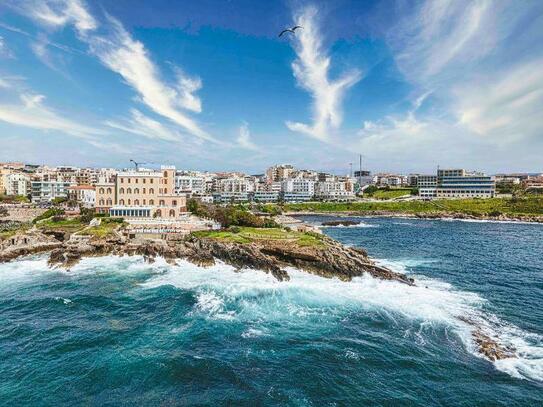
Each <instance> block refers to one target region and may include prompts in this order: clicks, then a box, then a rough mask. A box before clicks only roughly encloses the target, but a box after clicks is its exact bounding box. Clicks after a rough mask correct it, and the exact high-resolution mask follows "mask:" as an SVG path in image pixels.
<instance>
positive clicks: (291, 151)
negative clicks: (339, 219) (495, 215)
mask: <svg viewBox="0 0 543 407" xmlns="http://www.w3.org/2000/svg"><path fill="white" fill-rule="evenodd" d="M127 5H128V3H127V2H126V1H118V2H115V3H112V2H107V1H98V0H97V1H93V2H88V1H83V0H62V1H54V2H53V1H26V2H19V1H11V0H10V1H6V2H4V4H3V5H2V6H0V89H1V92H0V93H1V94H0V142H1V144H2V149H1V151H0V161H14V160H20V161H24V162H35V163H42V164H47V165H52V166H55V165H73V166H88V167H115V168H120V167H123V166H128V164H125V163H128V160H129V159H130V158H131V159H135V160H137V161H140V160H141V161H151V162H170V163H172V164H175V165H176V166H177V167H182V168H194V169H197V170H202V171H203V170H208V171H219V170H220V169H228V170H231V171H243V172H246V173H254V172H256V171H258V170H259V168H261V167H266V166H270V165H273V164H274V163H281V162H284V163H292V164H293V165H295V166H298V167H304V168H315V167H317V165H315V163H318V167H319V169H320V170H322V171H327V172H332V173H340V172H342V173H345V172H346V171H348V168H349V162H356V161H357V157H358V154H363V155H364V167H365V168H366V169H370V170H371V171H374V172H375V171H388V172H400V173H407V172H416V173H427V172H431V171H433V170H435V168H436V167H437V165H441V166H443V167H450V168H454V167H462V168H474V169H478V170H482V171H485V172H487V173H500V172H538V171H541V159H540V155H541V151H543V138H542V137H541V130H540V129H541V128H542V126H543V118H541V114H540V112H541V111H542V110H543V92H542V89H543V73H542V71H541V69H540V66H541V65H542V61H543V50H542V49H541V47H537V46H535V45H536V44H538V43H541V40H543V30H542V29H541V25H540V24H538V21H539V19H540V16H541V15H543V4H541V3H540V2H537V1H526V2H522V3H516V2H501V3H500V4H499V5H496V4H493V5H492V7H491V2H486V1H482V2H468V3H462V2H455V1H445V2H440V3H436V2H432V1H421V2H413V3H403V2H385V1H378V0H371V1H363V2H353V1H348V0H343V1H339V2H334V4H331V3H329V2H324V1H275V2H271V3H266V6H265V7H264V6H262V5H258V4H254V3H251V2H243V1H234V2H229V3H222V2H213V1H204V2H198V4H196V3H194V4H190V5H185V7H183V8H180V7H176V6H175V5H171V4H169V3H168V2H165V1H157V2H154V3H153V5H152V6H150V5H148V4H145V2H140V3H138V6H137V7H133V6H132V7H128V6H127ZM222 16H228V18H223V17H222ZM353 17H354V18H353ZM466 22H467V24H466ZM292 24H299V25H301V26H303V27H304V28H303V29H301V30H297V32H296V33H295V34H293V35H291V34H290V33H289V34H288V35H287V36H282V37H278V35H277V34H278V33H279V32H280V31H281V30H283V29H284V28H286V27H289V26H291V25H292ZM519 78H522V80H519ZM354 166H355V168H356V164H354Z"/></svg>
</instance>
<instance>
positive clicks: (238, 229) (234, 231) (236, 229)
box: [228, 226, 241, 233]
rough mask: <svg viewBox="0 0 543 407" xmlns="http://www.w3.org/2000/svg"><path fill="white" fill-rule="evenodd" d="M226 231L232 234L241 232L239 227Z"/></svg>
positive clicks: (232, 227) (231, 227)
mask: <svg viewBox="0 0 543 407" xmlns="http://www.w3.org/2000/svg"><path fill="white" fill-rule="evenodd" d="M228 230H229V231H230V232H232V233H239V232H241V228H240V227H239V226H230V227H229V228H228Z"/></svg>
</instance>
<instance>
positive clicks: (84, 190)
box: [68, 185, 96, 209]
mask: <svg viewBox="0 0 543 407" xmlns="http://www.w3.org/2000/svg"><path fill="white" fill-rule="evenodd" d="M68 197H69V198H70V200H72V201H75V202H77V203H78V204H80V205H81V206H82V207H84V208H89V209H90V208H95V207H96V187H94V186H92V185H73V186H70V187H69V188H68Z"/></svg>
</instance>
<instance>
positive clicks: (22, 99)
mask: <svg viewBox="0 0 543 407" xmlns="http://www.w3.org/2000/svg"><path fill="white" fill-rule="evenodd" d="M17 96H18V102H16V103H8V104H0V121H4V122H6V123H10V124H13V125H17V126H23V127H29V128H34V129H39V130H45V131H48V130H49V131H60V132H62V133H65V134H68V135H71V136H75V137H80V138H84V139H88V140H93V139H95V138H96V137H101V136H105V135H106V134H107V133H106V132H104V131H103V130H101V129H98V128H93V127H90V126H85V125H82V124H80V123H79V122H77V121H74V120H70V119H67V118H65V116H64V115H63V114H60V113H57V112H56V111H55V110H54V109H52V108H50V107H48V106H47V105H46V104H45V96H44V95H41V94H37V93H32V92H28V91H25V92H20V93H19V94H18V95H17Z"/></svg>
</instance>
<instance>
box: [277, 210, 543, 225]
mask: <svg viewBox="0 0 543 407" xmlns="http://www.w3.org/2000/svg"><path fill="white" fill-rule="evenodd" d="M283 215H285V216H293V217H295V216H309V215H313V216H333V217H338V218H341V217H350V216H359V217H368V218H369V217H376V218H402V219H430V220H432V219H435V220H472V221H477V220H479V221H489V222H519V223H543V216H524V215H519V216H509V215H499V216H490V215H474V214H467V213H462V212H432V213H424V212H420V213H401V212H391V211H365V212H360V211H345V212H311V211H300V212H285V213H283Z"/></svg>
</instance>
